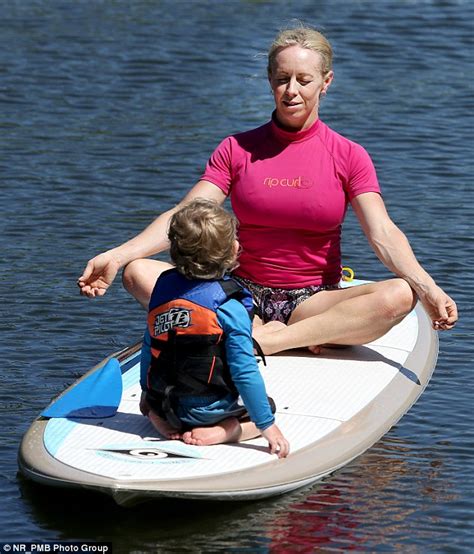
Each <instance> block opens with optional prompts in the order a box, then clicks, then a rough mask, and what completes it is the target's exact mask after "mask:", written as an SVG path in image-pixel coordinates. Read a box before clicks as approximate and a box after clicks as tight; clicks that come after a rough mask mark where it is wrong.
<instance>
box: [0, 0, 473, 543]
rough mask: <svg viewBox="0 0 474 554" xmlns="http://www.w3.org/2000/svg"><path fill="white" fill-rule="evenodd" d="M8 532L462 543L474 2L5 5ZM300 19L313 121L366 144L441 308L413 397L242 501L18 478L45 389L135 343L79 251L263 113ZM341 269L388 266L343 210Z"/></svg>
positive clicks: (2, 149) (1, 192)
mask: <svg viewBox="0 0 474 554" xmlns="http://www.w3.org/2000/svg"><path fill="white" fill-rule="evenodd" d="M0 14H1V17H0V176H1V179H0V199H1V216H2V217H1V218H0V245H1V252H2V256H1V259H0V293H1V305H0V315H1V317H0V331H1V337H2V342H1V346H0V348H1V356H2V360H3V370H2V372H1V373H0V416H1V421H2V449H1V454H0V460H1V472H0V494H1V506H2V509H1V516H0V541H1V540H4V541H7V540H20V539H23V540H47V539H50V540H76V539H77V540H79V539H82V540H86V539H90V540H96V539H97V540H112V541H113V543H114V551H115V552H258V553H267V552H346V551H354V552H423V553H425V552H427V553H432V552H471V551H472V547H473V543H474V540H473V512H474V500H473V498H474V494H473V493H474V487H473V465H474V464H473V447H474V433H473V430H472V429H473V426H472V415H471V414H472V408H471V406H472V400H473V399H472V397H473V395H472V390H473V386H472V364H473V358H474V356H473V342H474V341H473V331H474V324H473V320H472V305H473V301H472V298H473V293H474V291H473V286H472V280H471V276H472V266H473V263H474V261H473V258H474V241H473V231H472V224H471V221H472V216H473V209H472V208H473V197H472V189H473V177H472V176H473V174H474V166H473V158H474V147H473V142H474V139H473V132H472V130H473V115H472V114H473V107H474V101H473V83H474V61H473V58H474V56H473V50H474V49H473V42H472V36H473V34H474V24H473V21H474V4H473V2H471V1H469V0H465V1H463V0H459V1H449V2H448V1H434V0H433V1H420V2H415V1H402V0H400V1H396V0H393V1H384V0H381V1H375V0H374V1H369V0H368V1H350V0H346V1H343V0H335V1H330V0H319V1H317V0H313V1H311V0H300V1H298V2H296V1H293V2H283V1H236V0H229V1H222V2H218V1H196V2H190V1H176V0H175V1H174V2H172V1H168V0H164V1H156V2H144V1H140V2H125V1H112V0H111V1H85V0H84V1H78V2H73V1H70V2H68V1H50V2H41V1H28V0H25V1H19V0H18V1H6V0H3V1H0ZM294 17H297V18H301V19H304V20H306V21H307V22H309V23H312V24H315V25H318V26H319V27H322V28H323V30H324V31H325V32H326V34H327V35H328V37H329V38H330V39H331V41H332V43H333V46H334V49H335V54H336V59H335V72H336V78H335V81H334V83H333V85H332V87H331V90H330V94H329V95H328V97H327V99H325V101H324V105H323V109H322V113H321V117H322V119H323V120H324V121H325V122H326V123H327V124H329V125H330V126H331V127H332V128H334V129H335V130H336V131H338V132H340V133H342V134H344V135H346V136H347V137H349V138H351V139H353V140H355V141H357V142H360V143H361V144H363V145H364V146H365V147H366V148H367V149H368V151H369V152H370V153H371V155H372V157H373V159H374V161H375V164H376V167H377V171H378V175H379V179H380V182H381V184H382V188H383V192H384V197H385V200H386V203H387V206H388V208H389V211H390V213H391V215H392V217H393V219H394V220H395V221H396V222H397V223H398V224H399V225H400V227H401V228H402V229H403V230H404V231H405V232H406V234H407V235H408V236H409V238H410V241H411V243H412V245H413V248H414V250H415V251H416V253H417V255H418V257H419V259H420V261H421V262H422V263H423V264H424V265H425V267H426V268H427V269H428V270H429V271H430V272H431V273H432V275H433V276H434V277H435V278H436V280H437V281H438V282H439V284H440V285H441V286H443V287H444V288H446V290H447V291H449V293H450V294H452V295H453V296H454V298H455V299H456V301H457V302H458V305H459V307H460V310H461V321H460V323H459V324H458V326H457V327H456V328H455V330H454V331H452V332H450V333H449V334H444V335H442V337H441V348H440V357H439V362H438V366H437V369H436V371H435V374H434V376H433V379H432V381H431V383H430V385H429V387H428V388H427V389H426V391H425V393H424V395H423V396H422V397H421V399H420V400H419V401H418V403H417V404H416V405H415V406H414V407H413V408H412V410H411V411H410V412H409V414H408V415H406V416H405V417H404V418H403V419H402V421H400V423H399V424H398V425H397V426H396V427H395V428H393V429H392V430H391V431H390V433H389V434H388V435H387V436H386V437H384V438H383V439H382V440H381V441H380V442H379V443H378V444H377V445H375V446H374V447H373V448H372V449H370V450H369V451H368V452H367V453H366V454H364V455H363V456H361V457H360V458H358V459H357V460H355V461H354V462H353V463H351V464H350V465H349V466H347V467H346V468H344V469H343V470H341V471H339V472H337V473H336V474H335V475H334V476H332V477H331V478H329V479H327V480H326V481H325V482H324V483H322V484H319V485H317V486H314V487H312V488H309V489H305V490H303V491H300V492H298V493H295V494H290V495H287V496H284V497H282V498H279V499H274V500H267V501H261V502H257V503H249V502H248V503H241V504H200V503H198V504H195V503H186V504H183V503H176V502H167V501H161V502H156V503H153V504H149V505H147V506H143V507H139V508H137V509H131V510H124V509H121V508H118V507H116V506H115V505H114V504H113V503H112V501H110V500H109V499H107V498H105V497H104V498H103V497H101V496H96V495H91V494H84V493H75V492H69V491H59V490H51V489H49V488H43V487H39V486H37V485H34V484H31V483H29V482H26V481H25V480H24V479H22V478H21V477H20V476H18V475H17V465H16V453H17V448H18V445H19V442H20V440H21V437H22V435H23V433H24V432H25V431H26V429H27V428H28V426H29V424H30V422H31V421H32V420H33V419H34V417H36V415H37V414H38V413H39V411H40V410H41V409H42V408H43V407H44V406H45V405H46V404H47V403H48V402H49V401H50V399H51V397H53V396H54V395H56V394H57V393H58V392H60V391H61V390H62V389H63V388H64V387H65V386H66V385H68V384H70V383H72V382H73V381H74V380H75V379H76V378H77V377H78V376H79V375H82V374H83V373H84V372H85V371H86V370H87V369H89V368H90V367H91V366H92V365H94V364H95V363H96V362H98V361H99V360H100V359H102V358H103V357H104V356H105V355H107V354H109V353H111V352H113V351H115V350H117V349H119V348H121V347H123V346H127V345H129V344H131V343H132V342H134V341H136V340H138V339H139V337H140V335H141V333H142V327H143V314H142V312H141V310H140V309H139V307H138V306H137V305H136V304H135V303H134V302H133V301H132V300H131V299H130V298H129V297H128V296H127V295H126V294H125V292H124V291H123V290H122V289H121V287H120V285H119V283H118V282H117V283H116V285H115V286H114V287H113V288H112V289H111V291H110V292H109V294H107V296H106V297H104V298H102V299H100V300H97V301H88V300H86V299H84V298H80V297H79V295H78V293H77V290H76V285H75V281H76V278H77V277H78V276H79V275H80V273H81V271H82V269H83V267H84V265H85V263H86V261H87V259H88V258H89V257H91V256H92V255H94V254H95V253H98V252H99V251H102V250H104V249H107V248H109V247H111V246H113V245H116V244H118V243H120V242H122V241H123V240H125V239H127V238H128V237H130V236H132V235H134V234H135V233H137V232H138V231H139V230H141V229H142V228H143V227H144V226H145V225H146V224H147V223H148V222H149V221H151V219H152V218H153V217H154V216H155V215H156V214H157V213H159V212H161V211H163V210H164V209H166V208H168V207H170V206H171V205H173V204H174V203H175V202H177V201H178V200H179V199H180V197H181V196H182V195H183V194H184V192H185V191H186V190H187V189H188V188H189V187H190V186H191V185H192V184H193V183H194V182H195V181H196V179H197V178H198V177H199V175H200V173H201V171H202V168H203V166H204V164H205V162H206V160H207V158H208V156H209V154H210V153H211V151H212V150H213V149H214V148H215V146H216V145H217V144H218V143H219V142H220V140H221V139H222V138H223V137H224V136H226V135H228V134H230V133H233V132H237V131H242V130H245V129H248V128H251V127H255V126H257V125H260V124H262V123H264V122H265V121H267V119H268V117H269V115H270V113H271V110H272V98H271V95H270V94H269V87H268V84H267V82H266V79H265V56H264V55H263V56H260V55H258V54H260V53H265V51H266V49H267V47H268V45H269V43H270V41H271V39H272V37H273V36H274V34H275V33H276V31H277V30H278V28H279V27H280V26H282V25H284V24H286V23H287V22H288V21H290V20H291V19H292V18H294ZM344 236H345V240H344V253H345V255H344V261H345V263H347V264H348V265H350V266H351V267H353V268H355V269H356V272H357V275H358V277H360V278H367V279H378V278H381V277H385V276H386V275H387V272H386V270H384V269H383V268H382V267H381V265H380V263H379V262H378V261H377V260H376V259H375V257H374V255H373V254H372V253H371V252H370V250H369V247H368V246H367V244H366V242H365V239H364V237H363V235H362V233H361V231H360V230H359V229H358V227H357V225H356V223H355V220H354V217H353V216H352V215H349V217H348V220H347V223H346V225H345V235H344Z"/></svg>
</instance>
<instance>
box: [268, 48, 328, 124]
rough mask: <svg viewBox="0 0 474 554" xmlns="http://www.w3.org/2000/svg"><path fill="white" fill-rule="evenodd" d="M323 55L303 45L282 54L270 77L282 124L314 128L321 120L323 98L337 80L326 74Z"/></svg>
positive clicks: (274, 64)
mask: <svg viewBox="0 0 474 554" xmlns="http://www.w3.org/2000/svg"><path fill="white" fill-rule="evenodd" d="M321 65H322V60H321V56H320V55H319V54H318V53H317V52H315V51H314V50H308V49H307V48H302V47H301V46H297V45H295V46H288V48H285V49H284V50H281V51H280V52H278V54H277V55H276V57H275V60H274V63H273V67H272V71H271V75H270V77H269V81H270V86H271V87H272V91H273V96H274V98H275V106H276V115H277V119H278V121H279V122H280V123H281V124H282V125H283V126H284V127H288V128H290V129H292V130H302V129H307V128H308V127H310V126H311V125H312V124H313V123H314V122H315V121H316V120H317V119H318V109H319V99H320V96H321V93H322V92H324V93H325V92H326V90H327V89H328V87H329V85H330V84H331V81H332V79H333V76H334V74H333V72H332V71H330V72H329V73H327V74H326V75H323V73H322V68H321Z"/></svg>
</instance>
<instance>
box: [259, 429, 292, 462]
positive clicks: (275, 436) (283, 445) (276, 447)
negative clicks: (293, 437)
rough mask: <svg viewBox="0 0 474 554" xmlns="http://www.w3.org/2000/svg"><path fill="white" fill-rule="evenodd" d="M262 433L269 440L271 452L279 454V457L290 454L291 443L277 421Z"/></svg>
mask: <svg viewBox="0 0 474 554" xmlns="http://www.w3.org/2000/svg"><path fill="white" fill-rule="evenodd" d="M262 435H263V436H264V437H265V438H266V439H267V441H268V445H269V446H270V453H271V454H278V457H279V458H286V457H287V456H288V454H289V452H290V444H289V442H288V441H287V440H286V439H285V437H284V436H283V435H282V433H281V431H280V429H279V428H278V427H277V425H276V424H275V423H274V424H273V425H270V427H268V428H267V429H265V431H262Z"/></svg>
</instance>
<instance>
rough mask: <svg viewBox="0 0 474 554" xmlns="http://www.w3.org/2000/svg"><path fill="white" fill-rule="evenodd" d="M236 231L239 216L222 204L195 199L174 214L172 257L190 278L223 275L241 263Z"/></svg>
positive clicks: (171, 237)
mask: <svg viewBox="0 0 474 554" xmlns="http://www.w3.org/2000/svg"><path fill="white" fill-rule="evenodd" d="M236 235H237V220H236V218H235V217H234V216H233V215H231V214H230V213H229V212H227V211H226V210H225V209H224V208H222V207H221V206H219V204H217V203H216V202H213V201H211V200H206V199H204V198H197V199H195V200H191V201H190V202H188V203H187V204H185V206H183V207H182V208H181V209H180V210H178V211H177V212H175V213H174V215H173V216H172V218H171V221H170V227H169V230H168V238H169V241H170V254H171V259H172V260H173V262H174V264H175V265H176V269H177V270H178V271H179V272H180V273H182V274H183V275H185V276H186V277H188V278H190V279H195V278H197V279H220V278H221V277H223V276H224V274H225V273H226V272H227V271H229V270H231V269H234V268H235V267H236V265H237V264H236V260H237V247H238V245H237V243H236Z"/></svg>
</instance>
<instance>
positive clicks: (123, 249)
mask: <svg viewBox="0 0 474 554" xmlns="http://www.w3.org/2000/svg"><path fill="white" fill-rule="evenodd" d="M198 197H201V198H208V199H210V200H215V201H216V202H218V203H219V204H222V203H223V202H224V200H225V198H226V196H225V194H224V193H223V192H222V190H221V189H220V188H219V187H217V186H216V185H214V184H213V183H211V182H209V181H199V182H198V183H197V184H196V185H195V186H194V187H193V188H192V189H191V190H190V191H189V192H188V194H187V195H186V196H185V197H184V198H183V200H181V202H180V203H179V204H178V205H177V206H175V207H174V208H172V209H171V210H168V211H166V212H164V213H162V214H161V215H160V216H158V217H157V218H156V219H155V220H154V221H153V222H152V223H151V224H150V225H148V227H147V228H146V229H144V230H143V231H142V232H141V233H139V234H138V235H137V236H136V237H134V238H132V239H130V240H129V241H127V242H125V243H123V244H121V245H120V246H117V247H116V248H112V249H111V250H107V251H106V252H103V253H102V254H99V255H98V256H95V257H94V258H92V259H91V260H89V262H88V263H87V266H86V268H85V269H84V272H83V274H82V275H81V276H80V277H79V279H78V282H77V283H78V286H79V288H80V289H81V294H83V295H85V296H89V297H91V298H92V297H95V296H103V295H104V294H105V293H106V291H107V289H108V288H109V286H110V285H111V284H112V282H113V280H114V279H115V277H116V275H117V273H118V271H119V270H120V269H121V268H122V267H124V266H125V265H127V264H128V263H130V262H131V261H133V260H137V259H139V258H147V257H148V256H152V255H154V254H157V253H158V252H162V251H163V250H166V249H167V248H168V236H167V233H168V224H169V220H170V218H171V216H172V215H173V213H174V212H175V211H176V210H178V209H179V208H180V207H181V206H182V205H183V204H184V203H186V202H189V201H190V200H192V199H194V198H198Z"/></svg>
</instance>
